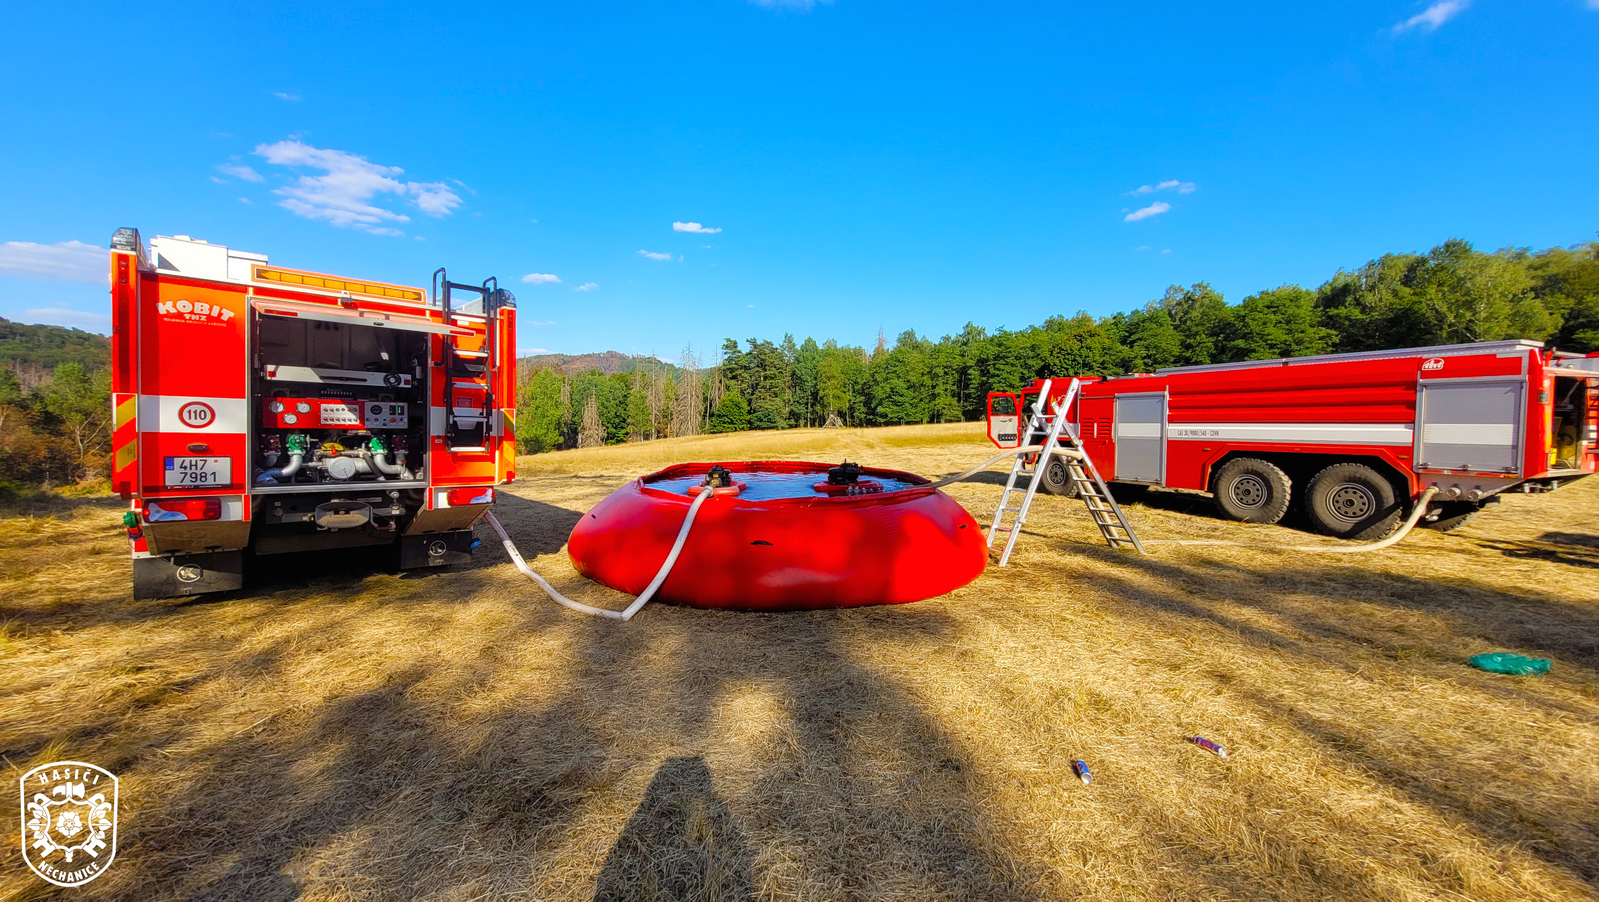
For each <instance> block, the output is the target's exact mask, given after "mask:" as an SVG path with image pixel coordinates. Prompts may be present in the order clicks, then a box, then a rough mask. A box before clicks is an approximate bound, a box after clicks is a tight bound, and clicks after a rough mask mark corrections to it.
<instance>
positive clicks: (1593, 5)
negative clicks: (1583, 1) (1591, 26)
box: [1588, 0, 1599, 9]
mask: <svg viewBox="0 0 1599 902" xmlns="http://www.w3.org/2000/svg"><path fill="white" fill-rule="evenodd" d="M1588 8H1589V9H1599V0H1588Z"/></svg>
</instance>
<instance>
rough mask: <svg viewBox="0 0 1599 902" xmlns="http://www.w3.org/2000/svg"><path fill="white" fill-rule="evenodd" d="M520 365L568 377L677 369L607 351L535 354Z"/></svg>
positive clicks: (655, 360)
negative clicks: (641, 369)
mask: <svg viewBox="0 0 1599 902" xmlns="http://www.w3.org/2000/svg"><path fill="white" fill-rule="evenodd" d="M520 363H521V364H522V366H523V367H525V368H527V369H532V370H555V371H557V372H560V373H563V374H566V375H572V374H574V373H586V372H589V371H590V370H599V371H600V372H602V373H605V374H606V375H612V374H615V373H631V372H633V371H634V370H636V369H640V368H643V369H647V370H661V369H668V370H670V369H675V367H673V366H672V365H671V364H669V363H665V362H663V361H661V360H659V359H657V358H655V357H650V356H648V355H645V354H633V355H629V354H622V353H619V352H617V351H606V352H605V353H603V354H534V355H532V356H531V357H523V358H521V360H520Z"/></svg>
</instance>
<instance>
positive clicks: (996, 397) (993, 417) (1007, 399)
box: [988, 392, 1022, 448]
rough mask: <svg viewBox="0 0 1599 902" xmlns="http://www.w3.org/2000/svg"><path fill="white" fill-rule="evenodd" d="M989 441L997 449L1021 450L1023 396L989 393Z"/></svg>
mask: <svg viewBox="0 0 1599 902" xmlns="http://www.w3.org/2000/svg"><path fill="white" fill-rule="evenodd" d="M988 440H989V441H991V442H993V443H994V447H996V448H1020V447H1021V444H1022V396H1021V395H1013V394H1010V393H1009V392H989V393H988Z"/></svg>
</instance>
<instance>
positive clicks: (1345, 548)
mask: <svg viewBox="0 0 1599 902" xmlns="http://www.w3.org/2000/svg"><path fill="white" fill-rule="evenodd" d="M1436 494H1438V487H1437V486H1428V488H1427V490H1426V491H1425V492H1422V493H1421V497H1420V498H1417V499H1416V506H1415V508H1414V509H1413V510H1411V512H1410V517H1409V518H1407V519H1406V520H1405V525H1404V526H1402V527H1400V529H1399V531H1398V532H1396V533H1394V534H1393V535H1391V536H1389V537H1388V538H1386V539H1383V540H1381V541H1378V542H1366V543H1365V544H1362V545H1287V546H1284V547H1281V548H1278V549H1277V550H1278V551H1310V552H1326V553H1328V554H1358V553H1362V552H1367V551H1381V550H1383V549H1384V548H1387V547H1388V546H1390V545H1393V544H1395V543H1397V542H1398V541H1399V540H1400V539H1403V538H1404V537H1405V536H1407V535H1409V534H1410V531H1411V530H1412V529H1415V528H1416V524H1417V523H1419V522H1421V515H1422V514H1425V513H1426V512H1427V502H1429V501H1431V500H1432V496H1434V495H1436ZM1157 543H1158V544H1161V545H1237V546H1239V547H1241V548H1259V547H1262V546H1261V545H1259V544H1258V543H1255V542H1236V541H1233V540H1231V539H1145V540H1144V544H1146V545H1149V544H1157Z"/></svg>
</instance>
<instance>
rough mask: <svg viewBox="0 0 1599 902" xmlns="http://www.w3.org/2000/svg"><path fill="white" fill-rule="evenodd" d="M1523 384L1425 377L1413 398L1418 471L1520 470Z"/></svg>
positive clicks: (1479, 471)
mask: <svg viewBox="0 0 1599 902" xmlns="http://www.w3.org/2000/svg"><path fill="white" fill-rule="evenodd" d="M1526 417H1527V413H1526V383H1525V382H1524V381H1522V380H1520V379H1516V380H1484V379H1469V380H1461V381H1459V382H1455V381H1448V382H1445V381H1442V380H1428V381H1425V382H1422V383H1421V390H1420V392H1419V394H1418V396H1417V398H1416V469H1418V470H1469V471H1471V472H1473V473H1512V474H1517V475H1519V474H1520V473H1521V458H1522V454H1521V450H1522V441H1523V436H1522V432H1523V431H1524V430H1523V424H1524V423H1525V422H1526Z"/></svg>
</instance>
